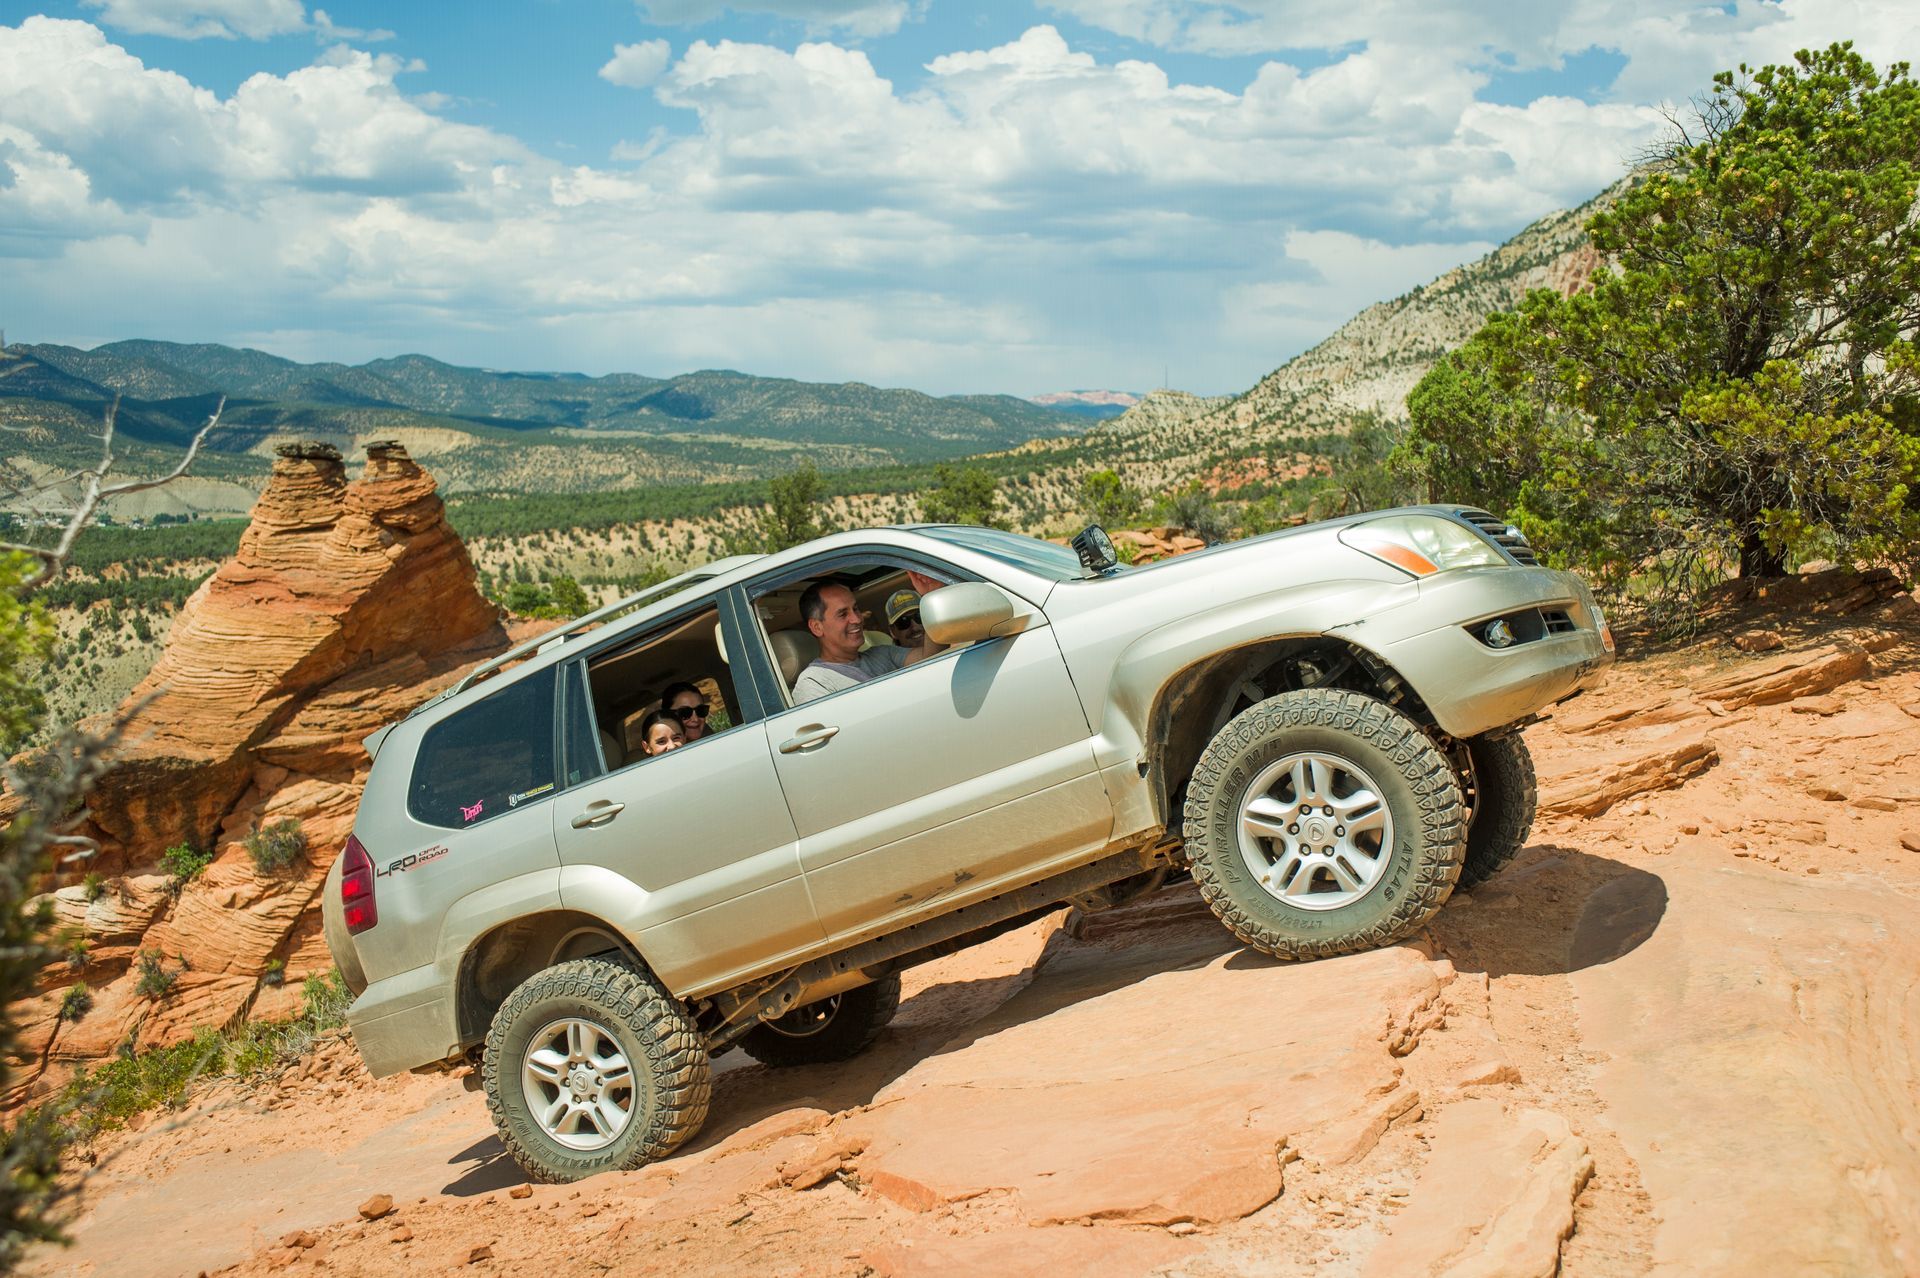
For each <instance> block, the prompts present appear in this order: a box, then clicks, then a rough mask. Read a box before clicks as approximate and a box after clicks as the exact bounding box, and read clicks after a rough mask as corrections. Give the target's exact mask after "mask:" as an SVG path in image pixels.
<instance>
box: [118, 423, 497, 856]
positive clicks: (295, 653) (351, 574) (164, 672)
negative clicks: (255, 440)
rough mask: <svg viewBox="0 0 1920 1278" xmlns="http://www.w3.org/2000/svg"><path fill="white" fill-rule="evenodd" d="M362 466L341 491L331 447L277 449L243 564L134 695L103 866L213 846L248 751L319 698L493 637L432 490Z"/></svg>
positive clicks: (232, 569)
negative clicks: (392, 667) (388, 668)
mask: <svg viewBox="0 0 1920 1278" xmlns="http://www.w3.org/2000/svg"><path fill="white" fill-rule="evenodd" d="M367 451H368V460H367V469H366V472H365V474H364V475H363V476H362V477H361V478H360V480H359V481H357V482H355V483H352V484H349V483H348V482H347V480H346V470H345V467H344V466H343V465H342V464H341V461H340V454H339V453H338V452H337V451H336V450H335V449H333V448H332V447H330V446H328V445H325V444H294V445H288V446H285V447H283V448H282V449H281V450H280V459H279V460H278V461H276V462H275V463H274V468H273V477H272V479H271V480H270V481H269V482H268V485H267V490H266V492H265V493H263V494H262V495H261V497H260V501H259V503H258V504H257V505H256V506H255V507H254V512H253V520H252V523H251V524H250V525H249V527H248V528H247V532H246V534H245V536H243V537H242V538H241V541H240V548H239V550H238V551H237V552H236V553H235V555H234V557H233V558H232V559H231V560H229V561H228V562H227V563H225V564H224V565H222V566H221V568H220V570H219V571H218V572H216V573H214V575H213V576H212V577H211V578H209V579H208V580H207V582H206V583H205V584H204V585H202V586H201V587H200V589H199V590H198V591H196V592H195V593H194V595H193V597H192V598H191V599H189V600H188V601H187V603H186V606H185V607H184V608H183V609H182V610H181V613H180V616H179V618H178V620H177V621H175V623H174V627H173V632H172V634H171V635H170V636H169V638H168V642H167V646H166V649H165V651H163V652H162V653H161V656H160V660H159V661H158V662H157V663H156V664H155V666H154V668H153V671H152V673H150V674H149V675H148V676H147V678H146V679H145V680H144V681H142V683H141V684H140V686H139V687H138V688H136V689H135V690H134V693H133V701H134V702H135V703H137V702H138V701H140V700H141V699H143V698H147V697H151V698H152V700H151V702H149V703H148V704H147V705H145V706H143V707H141V708H140V710H139V711H138V712H137V713H136V714H135V715H134V717H133V719H132V721H131V722H130V723H129V725H128V729H127V734H126V742H125V745H124V747H123V749H122V751H121V763H120V764H119V766H117V767H116V768H115V769H114V771H113V773H112V774H111V775H110V776H108V777H107V778H106V779H105V780H104V781H103V782H102V784H101V785H100V787H99V789H98V791H97V792H96V794H95V795H94V798H93V800H92V803H91V809H92V814H93V823H94V825H95V826H96V827H97V830H98V833H99V835H100V836H101V839H102V842H103V843H104V844H107V845H109V846H110V848H111V849H114V850H117V852H118V854H119V855H118V856H117V857H116V856H115V855H114V854H113V852H112V851H110V852H109V853H107V854H104V855H103V858H102V865H103V866H104V867H108V868H118V867H120V866H136V865H140V864H143V863H145V862H149V861H151V860H152V859H153V858H154V857H156V856H157V855H158V854H159V853H160V851H161V850H162V849H164V848H166V847H167V846H169V845H170V844H173V843H177V842H188V843H193V844H195V845H196V846H201V847H204V846H206V844H207V841H208V840H209V839H211V838H212V837H213V835H214V834H215V832H216V830H217V829H218V828H219V825H220V822H221V818H222V817H223V816H224V815H225V814H226V813H227V812H228V810H229V809H230V808H231V807H232V805H233V801H234V800H235V799H236V798H238V797H239V795H240V794H241V792H242V791H243V790H245V789H246V788H247V784H248V779H249V774H250V772H251V770H252V766H253V763H254V758H253V755H254V752H255V749H256V747H258V746H260V745H261V744H262V742H263V741H264V740H265V739H266V738H267V737H268V736H270V735H272V734H273V733H274V732H275V731H276V730H278V729H279V728H281V727H282V726H284V725H285V724H286V723H287V722H288V721H289V720H290V719H293V718H294V717H296V716H297V715H298V714H299V713H300V711H301V710H302V709H303V708H304V707H305V705H306V703H307V702H308V701H309V700H311V699H313V697H314V695H315V694H316V693H319V692H321V691H322V690H323V689H324V688H325V687H326V686H327V685H328V684H331V683H333V682H334V681H336V680H339V679H341V678H343V677H347V676H350V675H353V674H356V673H361V672H367V671H370V670H372V669H374V668H377V667H381V666H385V665H388V664H390V663H392V662H395V661H400V662H407V661H408V660H409V659H412V660H413V661H414V662H424V661H425V659H426V658H427V656H428V655H430V654H439V653H444V652H447V651H450V650H454V649H458V648H461V647H463V646H466V645H469V644H471V643H472V642H473V641H475V640H478V639H481V638H482V637H483V636H486V635H488V634H489V633H490V632H491V633H496V634H497V633H498V615H497V612H496V610H495V609H494V607H493V606H492V605H491V604H489V603H488V602H487V601H486V600H485V599H484V598H483V597H482V596H481V595H480V592H479V590H478V589H477V588H476V587H475V584H474V570H473V563H472V561H471V560H470V559H469V558H468V557H467V552H466V547H465V546H464V545H462V544H461V542H460V539H459V537H458V536H456V535H455V534H454V532H453V530H452V529H451V528H450V527H448V525H447V523H446V520H445V518H444V513H443V509H442V505H441V502H440V499H439V498H438V497H437V496H436V495H435V493H434V483H433V478H432V477H431V476H430V475H428V474H427V473H426V472H425V471H423V470H421V469H420V468H419V467H418V466H416V465H415V464H414V463H413V462H412V461H411V460H410V459H409V458H408V457H407V454H406V450H405V449H403V448H401V447H400V446H399V445H398V444H378V445H373V446H371V447H369V449H368V450H367ZM420 673H424V672H423V671H422V672H420ZM375 726H377V725H375Z"/></svg>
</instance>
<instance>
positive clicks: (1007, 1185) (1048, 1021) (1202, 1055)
mask: <svg viewBox="0 0 1920 1278" xmlns="http://www.w3.org/2000/svg"><path fill="white" fill-rule="evenodd" d="M1229 964H1230V965H1232V966H1233V967H1234V968H1235V969H1236V970H1235V972H1234V973H1233V980H1234V984H1235V986H1236V988H1237V989H1238V990H1239V991H1240V994H1239V995H1238V996H1237V997H1236V999H1235V1003H1234V1005H1233V1006H1210V1005H1209V999H1208V998H1207V996H1206V995H1205V994H1204V993H1203V991H1205V990H1208V989H1211V988H1216V987H1217V986H1218V985H1219V983H1220V981H1221V979H1222V976H1223V973H1222V972H1221V970H1220V969H1221V968H1222V967H1223V966H1224V965H1229ZM1118 966H1120V967H1121V968H1122V969H1124V966H1125V965H1124V964H1119V965H1118ZM1115 968H1116V962H1115V960H1114V958H1113V956H1112V955H1110V954H1105V955H1103V954H1101V953H1100V952H1099V951H1091V952H1088V953H1086V954H1075V955H1069V956H1066V957H1063V958H1060V959H1058V960H1056V961H1054V962H1053V963H1051V964H1050V965H1049V968H1048V977H1049V982H1048V989H1047V992H1046V993H1045V994H1044V995H1039V994H1033V995H1031V997H1030V995H1029V994H1021V995H1017V996H1016V997H1014V998H1013V999H1011V1000H1009V1002H1008V1003H1007V1005H1006V1006H1005V1008H1003V1009H1002V1011H1001V1012H1000V1013H999V1014H998V1015H996V1016H995V1017H994V1018H992V1020H991V1021H989V1023H988V1024H987V1026H986V1027H984V1029H983V1031H982V1032H981V1033H980V1034H978V1035H977V1036H976V1037H974V1038H973V1039H972V1041H971V1044H970V1046H969V1047H968V1049H967V1051H966V1052H965V1053H964V1055H937V1056H934V1057H931V1058H929V1059H928V1060H926V1061H923V1062H922V1063H921V1064H920V1065H918V1066H916V1067H915V1068H913V1069H911V1070H909V1071H908V1072H907V1073H906V1074H904V1075H902V1076H901V1077H900V1078H899V1079H897V1080H895V1081H894V1082H893V1083H892V1084H890V1085H889V1086H888V1087H887V1088H886V1089H885V1090H884V1091H882V1092H881V1093H880V1094H879V1095H878V1096H877V1097H875V1099H874V1103H873V1106H872V1108H871V1109H870V1110H869V1111H868V1112H866V1113H864V1114H862V1115H859V1116H858V1117H856V1118H855V1119H853V1120H851V1123H850V1128H851V1130H853V1131H854V1132H856V1133H858V1134H859V1135H860V1136H861V1137H863V1138H864V1139H865V1140H866V1142H867V1148H866V1152H865V1153H863V1154H862V1155H861V1156H860V1161H859V1167H860V1173H861V1175H862V1176H863V1177H866V1178H869V1179H871V1178H872V1177H875V1176H878V1175H882V1174H885V1175H887V1176H889V1177H892V1178H894V1179H893V1181H892V1182H890V1183H891V1187H892V1188H893V1190H894V1193H893V1194H890V1195H889V1196H890V1197H895V1198H896V1200H897V1201H899V1200H910V1202H909V1205H912V1206H914V1208H915V1210H927V1209H930V1208H931V1207H933V1206H936V1205H938V1204H940V1203H945V1202H953V1201H959V1200H965V1199H967V1198H971V1197H974V1196H977V1195H980V1194H983V1193H988V1192H991V1191H996V1190H998V1191H1006V1192H1009V1193H1011V1194H1012V1195H1013V1196H1014V1198H1015V1199H1016V1200H1017V1202H1018V1204H1019V1208H1018V1209H1019V1212H1020V1214H1021V1216H1022V1217H1023V1218H1024V1219H1026V1220H1028V1221H1030V1222H1031V1223H1034V1224H1049V1223H1067V1222H1078V1221H1093V1220H1101V1221H1125V1222H1130V1223H1139V1224H1170V1223H1172V1222H1174V1221H1183V1220H1185V1221H1194V1222H1199V1223H1211V1222H1218V1221H1226V1220H1234V1219H1238V1218H1239V1217H1241V1216H1245V1215H1247V1214H1248V1213H1250V1212H1253V1211H1256V1210H1258V1209H1259V1208H1261V1207H1263V1206H1265V1205H1266V1204H1267V1203H1269V1202H1271V1201H1272V1200H1273V1199H1274V1198H1275V1197H1276V1196H1277V1195H1278V1194H1279V1193H1280V1191H1281V1188H1282V1185H1283V1174H1282V1167H1283V1164H1284V1162H1285V1161H1286V1160H1288V1159H1289V1158H1292V1157H1295V1156H1299V1157H1304V1158H1306V1159H1309V1160H1312V1161H1316V1162H1324V1163H1336V1164H1337V1163H1343V1162H1346V1161H1350V1160H1352V1159H1354V1158H1357V1157H1359V1156H1361V1155H1363V1154H1365V1153H1366V1152H1367V1151H1368V1150H1369V1149H1371V1148H1372V1146H1373V1144H1374V1142H1375V1141H1376V1140H1378V1139H1379V1137H1380V1134H1381V1133H1382V1132H1384V1131H1385V1130H1386V1128H1387V1126H1388V1124H1389V1123H1391V1122H1392V1121H1394V1120H1395V1119H1396V1118H1400V1117H1403V1116H1409V1115H1413V1114H1416V1113H1417V1111H1418V1108H1419V1104H1420V1098H1419V1094H1418V1092H1417V1091H1415V1090H1414V1089H1413V1088H1412V1087H1411V1086H1410V1085H1409V1084H1408V1083H1407V1082H1406V1080H1405V1078H1404V1076H1403V1074H1402V1071H1401V1069H1400V1067H1399V1066H1398V1065H1397V1064H1396V1063H1395V1060H1394V1055H1393V1052H1392V1051H1391V1050H1390V1049H1391V1045H1392V1043H1393V1041H1394V1038H1395V1030H1394V1026H1393V1024H1392V1023H1391V1022H1389V1023H1387V1024H1384V1025H1383V1024H1381V1023H1379V1022H1369V1021H1367V1020H1359V1021H1356V1020H1355V1019H1354V1018H1353V1017H1352V1016H1350V1015H1349V1014H1348V1011H1347V1009H1348V1008H1350V1007H1351V1006H1353V1005H1354V1002H1355V1001H1356V1000H1357V1001H1359V1002H1361V1003H1364V1004H1365V1005H1366V1006H1369V1007H1380V1006H1385V1007H1402V1006H1408V1005H1414V1006H1423V1005H1431V1004H1432V1003H1433V1002H1434V1001H1435V1000H1436V999H1437V998H1438V996H1439V993H1440V990H1441V987H1442V978H1443V976H1444V975H1445V974H1446V970H1445V969H1442V968H1440V967H1438V966H1437V965H1435V964H1433V963H1431V962H1429V961H1427V960H1426V959H1425V958H1423V957H1422V956H1421V955H1419V954H1417V953H1415V952H1414V951H1412V950H1408V949H1404V948H1395V949H1388V950H1381V951H1376V952H1374V953H1371V954H1361V955H1355V956H1352V957H1349V958H1343V959H1338V960H1333V961H1329V962H1325V963H1313V964H1299V965H1284V964H1273V963H1268V962H1266V961H1264V960H1254V961H1251V962H1249V961H1248V960H1246V959H1245V958H1244V957H1239V956H1236V957H1229V958H1221V959H1215V960H1213V961H1212V962H1210V963H1207V964H1205V965H1202V966H1197V967H1189V968H1183V969H1179V970H1174V971H1163V972H1159V973H1157V974H1153V975H1146V976H1143V978H1142V979H1139V980H1137V981H1134V982H1132V983H1130V984H1127V985H1124V986H1122V987H1120V988H1117V989H1110V988H1108V986H1109V984H1110V982H1111V981H1112V980H1113V978H1114V975H1115ZM1082 982H1084V983H1085V984H1084V986H1081V983H1082ZM1076 986H1081V989H1079V990H1076ZM1076 993H1078V994H1080V996H1079V997H1077V998H1076V997H1075V995H1076ZM1043 997H1044V998H1045V999H1046V1000H1048V1001H1050V1002H1058V1001H1060V1000H1061V999H1063V998H1065V999H1069V1000H1071V1001H1070V1002H1069V1003H1068V1004H1067V1005H1065V1006H1062V1007H1059V1008H1058V1009H1057V1010H1054V1011H1052V1012H1051V1013H1050V1014H1049V1015H1047V1016H1046V1017H1045V1019H1044V1023H1042V1022H1037V1021H1035V1020H1034V1019H1033V1015H1034V1009H1033V1008H1032V1007H1029V1006H1027V1004H1028V1003H1029V1002H1030V1001H1033V1000H1037V999H1040V998H1043ZM1169 1006H1185V1007H1195V1008H1206V1009H1207V1010H1206V1012H1205V1014H1204V1026H1193V1027H1189V1028H1188V1029H1187V1030H1186V1031H1184V1032H1179V1033H1174V1032H1169V1031H1168V1029H1167V1026H1166V1023H1165V1011H1164V1009H1165V1008H1167V1007H1169ZM1253 1008H1258V1009H1259V1011H1258V1014H1254V1013H1252V1012H1251V1010H1250V1009H1253ZM1143 1096H1153V1097H1155V1098H1157V1099H1156V1101H1155V1103H1154V1104H1151V1105H1143V1104H1141V1103H1140V1098H1141V1097H1143Z"/></svg>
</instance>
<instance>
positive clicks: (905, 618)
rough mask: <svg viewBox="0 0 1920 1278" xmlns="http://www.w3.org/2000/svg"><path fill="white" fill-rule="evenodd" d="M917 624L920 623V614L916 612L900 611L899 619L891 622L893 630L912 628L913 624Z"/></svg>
mask: <svg viewBox="0 0 1920 1278" xmlns="http://www.w3.org/2000/svg"><path fill="white" fill-rule="evenodd" d="M919 624H920V614H919V613H917V612H903V613H901V614H900V620H898V621H896V622H894V623H893V628H894V629H895V630H910V629H912V628H913V627H914V626H917V625H919Z"/></svg>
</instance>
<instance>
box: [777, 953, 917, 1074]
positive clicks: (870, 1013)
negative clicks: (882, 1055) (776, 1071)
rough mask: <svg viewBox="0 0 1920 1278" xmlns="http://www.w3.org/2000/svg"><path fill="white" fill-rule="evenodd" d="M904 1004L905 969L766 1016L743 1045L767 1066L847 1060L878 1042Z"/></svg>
mask: <svg viewBox="0 0 1920 1278" xmlns="http://www.w3.org/2000/svg"><path fill="white" fill-rule="evenodd" d="M899 1008H900V974H899V973H898V972H896V973H894V974H893V975H891V976H883V977H881V978H880V979H879V980H877V981H874V982H873V983H871V984H869V985H861V986H857V987H856V988H854V989H850V990H846V991H844V992H842V993H839V994H835V995H834V996H833V997H832V998H823V999H821V1000H819V1001H818V1002H815V1003H809V1004H807V1005H806V1006H805V1007H796V1008H794V1009H793V1010H792V1011H791V1012H788V1013H787V1014H786V1015H785V1016H781V1017H778V1018H776V1019H774V1020H771V1021H762V1022H760V1024H758V1025H756V1026H754V1027H753V1028H752V1029H750V1030H748V1031H747V1032H746V1033H745V1034H744V1035H742V1036H741V1039H740V1046H741V1048H743V1049H744V1050H745V1051H746V1053H747V1055H749V1056H751V1057H753V1059H755V1060H756V1061H759V1062H760V1063H761V1064H762V1065H817V1064H820V1063H821V1062H823V1061H844V1060H849V1059H851V1058H853V1057H855V1056H858V1055H859V1054H860V1053H861V1052H864V1051H866V1050H867V1049H868V1048H869V1047H871V1046H873V1040H874V1039H876V1038H879V1037H880V1031H881V1030H883V1029H885V1028H886V1027H887V1022H888V1021H891V1020H892V1019H893V1014H894V1013H895V1012H896V1011H898V1010H899Z"/></svg>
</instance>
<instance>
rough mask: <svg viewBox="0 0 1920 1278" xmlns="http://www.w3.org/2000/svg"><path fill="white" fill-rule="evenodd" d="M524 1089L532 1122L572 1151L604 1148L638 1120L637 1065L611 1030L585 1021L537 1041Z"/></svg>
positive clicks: (572, 1021)
mask: <svg viewBox="0 0 1920 1278" xmlns="http://www.w3.org/2000/svg"><path fill="white" fill-rule="evenodd" d="M520 1086H521V1090H522V1092H523V1093H524V1094H525V1096H526V1101H527V1109H528V1111H529V1112H531V1113H532V1115H533V1121H534V1122H536V1123H538V1124H539V1126H540V1130H541V1131H542V1132H544V1133H546V1135H547V1136H548V1137H549V1138H550V1139H552V1140H553V1141H555V1142H556V1143H558V1144H560V1145H562V1146H564V1147H566V1148H567V1149H573V1150H596V1149H605V1148H606V1147H607V1146H608V1145H611V1144H613V1142H614V1141H616V1140H618V1139H620V1134H621V1133H622V1132H624V1131H626V1129H627V1124H628V1123H630V1122H632V1121H633V1109H634V1103H635V1091H634V1080H633V1065H632V1063H631V1062H630V1061H629V1060H628V1059H627V1054H626V1052H625V1051H624V1050H623V1049H622V1048H621V1046H620V1040H619V1039H617V1038H615V1037H614V1036H613V1032H612V1031H611V1030H609V1029H607V1028H606V1027H605V1026H603V1025H599V1024H596V1023H595V1022H593V1021H590V1020H586V1019H584V1018H581V1017H572V1016H570V1017H562V1018H561V1019H559V1020H557V1021H552V1022H549V1023H548V1024H547V1025H546V1026H545V1027H544V1028H543V1029H541V1030H540V1032H539V1033H537V1034H535V1035H534V1036H533V1039H532V1041H530V1042H529V1043H528V1044H527V1051H526V1055H525V1057H524V1058H523V1059H522V1061H521V1066H520Z"/></svg>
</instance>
